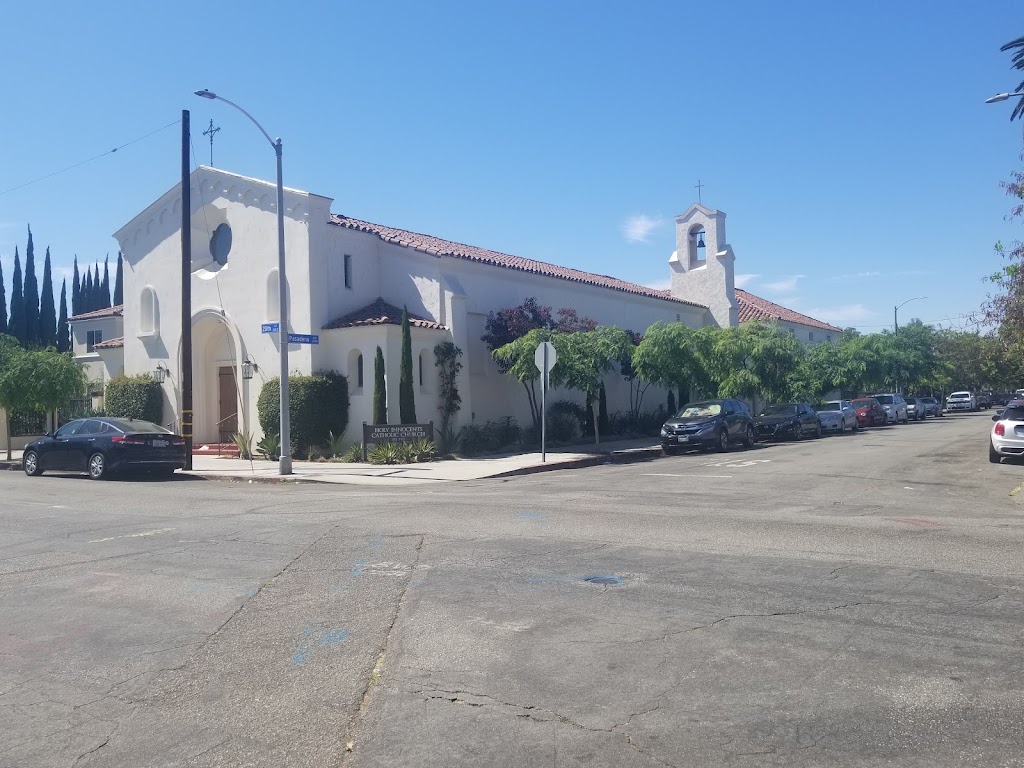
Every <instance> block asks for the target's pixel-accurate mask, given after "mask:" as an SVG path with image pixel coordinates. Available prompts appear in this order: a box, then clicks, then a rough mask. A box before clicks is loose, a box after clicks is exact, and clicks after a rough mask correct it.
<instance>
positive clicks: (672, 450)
mask: <svg viewBox="0 0 1024 768" xmlns="http://www.w3.org/2000/svg"><path fill="white" fill-rule="evenodd" d="M661 451H662V453H664V454H665V455H666V456H675V455H676V454H678V453H679V449H678V448H676V447H675V446H668V445H663V446H661Z"/></svg>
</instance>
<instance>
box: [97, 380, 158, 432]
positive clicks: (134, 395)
mask: <svg viewBox="0 0 1024 768" xmlns="http://www.w3.org/2000/svg"><path fill="white" fill-rule="evenodd" d="M103 412H104V413H106V414H107V416H120V417H121V418H124V419H143V420H144V421H152V422H153V423H154V424H159V423H160V422H161V421H162V420H163V417H164V398H163V393H162V392H161V391H160V385H159V384H157V383H156V382H155V381H153V377H152V376H150V375H149V374H148V373H144V374H142V375H140V376H115V377H114V378H112V379H111V380H110V381H109V382H107V390H106V394H105V395H104V397H103Z"/></svg>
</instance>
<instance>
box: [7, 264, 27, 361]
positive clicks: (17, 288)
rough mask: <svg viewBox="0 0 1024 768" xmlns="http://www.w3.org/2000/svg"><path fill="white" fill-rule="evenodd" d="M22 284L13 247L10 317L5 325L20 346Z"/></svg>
mask: <svg viewBox="0 0 1024 768" xmlns="http://www.w3.org/2000/svg"><path fill="white" fill-rule="evenodd" d="M24 295H25V294H24V282H23V281H22V276H21V258H20V257H19V256H18V246H14V277H13V279H12V280H11V317H10V320H9V321H8V323H7V332H8V334H9V335H11V336H13V337H14V338H16V339H17V340H18V343H19V344H21V345H24V344H25V299H24Z"/></svg>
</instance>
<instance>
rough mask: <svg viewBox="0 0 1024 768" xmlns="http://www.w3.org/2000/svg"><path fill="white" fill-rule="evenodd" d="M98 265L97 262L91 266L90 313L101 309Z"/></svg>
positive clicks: (101, 300)
mask: <svg viewBox="0 0 1024 768" xmlns="http://www.w3.org/2000/svg"><path fill="white" fill-rule="evenodd" d="M101 288H102V286H101V285H100V265H99V262H97V263H96V264H93V265H92V311H93V312H95V311H96V310H97V309H103V299H102V298H100V289H101Z"/></svg>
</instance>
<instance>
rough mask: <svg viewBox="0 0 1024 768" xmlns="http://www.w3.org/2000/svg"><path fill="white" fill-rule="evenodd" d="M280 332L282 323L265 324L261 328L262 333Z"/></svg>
mask: <svg viewBox="0 0 1024 768" xmlns="http://www.w3.org/2000/svg"><path fill="white" fill-rule="evenodd" d="M280 330H281V324H280V323H264V324H263V325H261V326H260V333H277V332H278V331H280Z"/></svg>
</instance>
